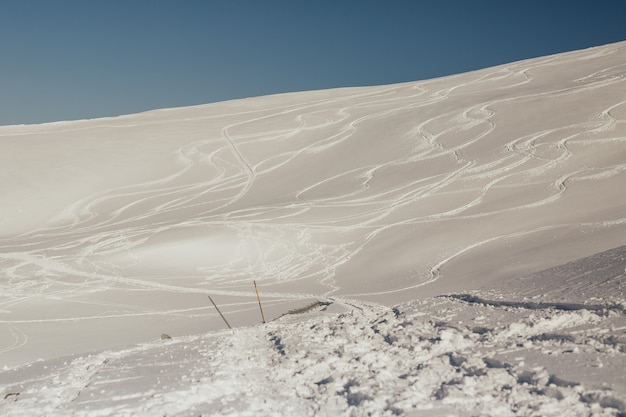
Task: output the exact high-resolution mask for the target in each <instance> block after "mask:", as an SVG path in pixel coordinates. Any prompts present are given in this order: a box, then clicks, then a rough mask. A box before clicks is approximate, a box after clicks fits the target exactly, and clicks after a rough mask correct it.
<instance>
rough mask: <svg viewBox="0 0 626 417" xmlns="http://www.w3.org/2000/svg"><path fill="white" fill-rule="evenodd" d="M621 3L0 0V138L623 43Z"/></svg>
mask: <svg viewBox="0 0 626 417" xmlns="http://www.w3.org/2000/svg"><path fill="white" fill-rule="evenodd" d="M625 19H626V1H624V0H594V1H591V0H590V1H575V0H573V1H572V0H570V1H561V0H542V1H536V0H529V1H504V0H497V1H493V0H473V1H468V0H459V1H452V0H447V1H446V0H432V1H417V0H413V1H409V0H395V1H394V0H385V1H383V0H378V1H374V0H358V1H357V0H355V1H348V0H310V1H309V0H306V1H305V0H283V1H278V0H249V1H244V0H221V1H218V0H197V1H195V0H172V1H163V0H55V1H49V0H0V125H7V124H20V123H41V122H47V121H56V120H74V119H84V118H94V117H103V116H114V115H120V114H129V113H136V112H140V111H144V110H150V109H155V108H167V107H178V106H185V105H193V104H202V103H209V102H215V101H222V100H227V99H231V98H241V97H251V96H259V95H265V94H273V93H281V92H290V91H303V90H315V89H326V88H333V87H343V86H363V85H382V84H391V83H397V82H404V81H414V80H422V79H428V78H434V77H439V76H443V75H449V74H454V73H460V72H465V71H470V70H474V69H479V68H485V67H488V66H493V65H498V64H502V63H507V62H512V61H516V60H520V59H525V58H532V57H537V56H542V55H548V54H553V53H558V52H564V51H570V50H575V49H582V48H587V47H592V46H598V45H602V44H606V43H612V42H618V41H622V40H626V24H625V23H624V21H625Z"/></svg>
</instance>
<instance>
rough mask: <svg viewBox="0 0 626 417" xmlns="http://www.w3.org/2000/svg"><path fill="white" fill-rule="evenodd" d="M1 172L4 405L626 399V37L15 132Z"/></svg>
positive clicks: (530, 410) (549, 409)
mask: <svg viewBox="0 0 626 417" xmlns="http://www.w3.org/2000/svg"><path fill="white" fill-rule="evenodd" d="M0 172H1V178H2V181H1V183H0V196H1V200H0V415H2V416H50V417H57V416H109V415H110V416H189V417H191V416H314V415H315V416H479V415H480V416H622V417H624V416H626V312H625V309H626V295H625V290H626V186H625V185H626V42H622V43H616V44H611V45H605V46H600V47H597V48H591V49H587V50H582V51H575V52H571V53H564V54H559V55H554V56H548V57H542V58H536V59H530V60H526V61H521V62H516V63H511V64H507V65H502V66H498V67H494V68H488V69H484V70H480V71H474V72H470V73H465V74H459V75H454V76H449V77H444V78H438V79H433V80H426V81H417V82H411V83H404V84H397V85H388V86H379V87H363V88H343V89H335V90H326V91H311V92H298V93H292V94H281V95H275V96H267V97H258V98H250V99H244V100H234V101H229V102H223V103H216V104H208V105H202V106H194V107H187V108H176V109H165V110H157V111H150V112H146V113H141V114H136V115H128V116H120V117H113V118H105V119H96V120H85V121H74V122H57V123H47V124H41V125H21V126H4V127H0ZM253 281H256V283H257V285H258V289H259V293H260V296H261V301H262V305H263V312H264V316H265V318H266V319H267V323H261V316H260V311H259V304H258V302H257V298H256V294H255V290H254V286H253ZM208 296H211V298H212V299H213V300H214V301H215V302H216V304H217V305H218V307H220V309H221V310H222V312H223V314H224V317H225V318H226V319H227V320H228V322H229V323H230V324H231V325H232V327H233V329H232V330H229V329H227V328H226V325H225V323H224V322H223V321H222V319H221V318H220V316H219V314H218V312H217V311H216V309H215V308H214V307H213V305H212V304H211V303H210V301H209V298H208ZM162 335H163V336H162Z"/></svg>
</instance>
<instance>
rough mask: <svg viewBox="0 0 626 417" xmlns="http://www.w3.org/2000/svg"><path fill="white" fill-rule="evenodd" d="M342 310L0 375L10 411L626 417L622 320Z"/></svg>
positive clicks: (556, 314)
mask: <svg viewBox="0 0 626 417" xmlns="http://www.w3.org/2000/svg"><path fill="white" fill-rule="evenodd" d="M332 303H333V304H342V305H343V307H344V308H346V309H347V311H346V312H344V313H341V314H336V313H335V314H331V313H329V312H324V311H323V310H324V309H325V308H327V306H325V305H317V306H316V307H315V311H310V312H308V313H303V314H301V315H288V316H285V317H284V318H282V319H279V320H277V321H273V322H271V323H268V324H265V325H262V326H257V327H250V328H240V329H236V330H234V331H232V332H230V331H224V332H218V333H213V334H207V335H202V336H195V337H185V338H174V339H171V340H170V339H168V340H164V341H159V342H154V343H149V344H144V345H140V346H136V347H132V348H129V349H125V350H120V351H109V352H102V353H98V354H92V355H88V356H80V357H76V358H67V359H65V360H57V361H54V362H48V363H45V362H44V363H38V364H34V365H30V366H27V367H23V368H19V369H15V370H11V371H6V372H4V373H2V374H0V375H1V376H2V378H1V380H2V381H3V383H2V384H0V394H1V395H2V396H3V397H4V401H0V413H1V414H2V415H4V416H26V415H51V416H56V415H59V416H60V415H72V416H96V415H116V416H153V415H166V416H190V417H191V416H210V415H211V416H212V415H215V416H217V415H219V416H247V415H249V416H294V415H299V416H308V415H310V416H313V415H315V416H371V415H380V416H411V415H415V416H418V415H419V416H424V415H426V416H450V415H454V416H475V415H480V416H498V417H501V416H562V415H564V413H565V414H567V415H568V416H623V415H624V413H626V403H625V402H624V400H623V398H624V393H626V384H625V383H624V380H623V374H622V370H623V369H624V366H625V365H626V340H625V339H624V338H623V336H619V337H616V336H615V334H611V332H613V333H615V328H616V327H617V326H618V325H622V326H623V325H624V324H625V321H626V320H625V319H624V314H623V312H615V311H612V310H610V308H607V310H606V311H589V310H586V309H584V308H581V309H579V310H575V311H562V310H557V309H553V308H545V309H532V310H528V309H525V308H519V307H517V308H516V307H508V306H493V305H489V304H485V303H481V302H471V303H469V304H468V303H467V302H466V301H461V300H457V299H454V298H450V297H440V298H431V299H428V300H423V301H414V302H410V303H406V304H403V305H399V306H397V307H394V308H388V307H382V306H378V305H370V304H363V303H358V304H355V303H353V302H349V304H348V303H346V301H345V300H340V299H337V300H332ZM622 328H623V327H622ZM603 364H606V366H604V365H603ZM616 376H617V378H616ZM602 380H604V381H614V382H615V381H617V383H616V384H614V385H612V386H611V385H608V384H606V383H604V384H603V383H602V382H600V381H602Z"/></svg>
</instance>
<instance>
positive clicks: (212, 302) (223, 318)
mask: <svg viewBox="0 0 626 417" xmlns="http://www.w3.org/2000/svg"><path fill="white" fill-rule="evenodd" d="M208 297H209V300H211V304H213V307H215V309H216V310H217V312H218V313H220V317H222V320H224V323H226V325H227V326H228V328H229V329H232V327H230V324H228V322H227V321H226V317H224V315H223V314H222V312H221V311H220V309H219V308H218V307H217V304H215V301H213V299H212V298H211V296H210V295H209V296H208Z"/></svg>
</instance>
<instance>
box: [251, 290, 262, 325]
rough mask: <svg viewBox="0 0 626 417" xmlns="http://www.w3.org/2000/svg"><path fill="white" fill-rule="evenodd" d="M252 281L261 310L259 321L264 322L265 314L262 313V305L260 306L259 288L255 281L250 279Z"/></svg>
mask: <svg viewBox="0 0 626 417" xmlns="http://www.w3.org/2000/svg"><path fill="white" fill-rule="evenodd" d="M252 282H253V283H254V291H256V299H257V300H258V301H259V309H260V310H261V321H262V322H263V324H265V315H264V314H263V307H261V297H259V289H258V288H257V286H256V281H252Z"/></svg>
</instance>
